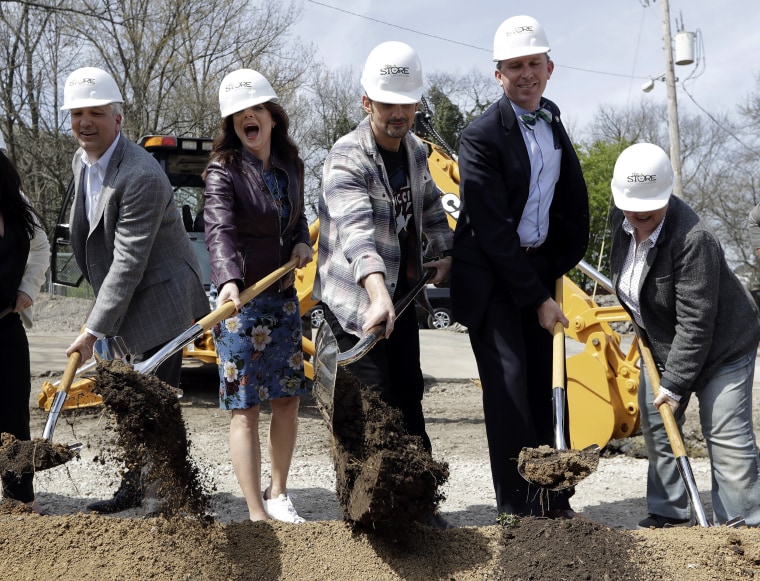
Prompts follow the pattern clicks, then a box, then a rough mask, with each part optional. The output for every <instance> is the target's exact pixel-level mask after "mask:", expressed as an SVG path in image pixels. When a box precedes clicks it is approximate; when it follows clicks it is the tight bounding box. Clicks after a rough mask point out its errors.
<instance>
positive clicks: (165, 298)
mask: <svg viewBox="0 0 760 581" xmlns="http://www.w3.org/2000/svg"><path fill="white" fill-rule="evenodd" d="M123 101H124V100H123V99H122V96H121V92H120V91H119V88H118V86H117V85H116V81H115V80H114V79H113V77H111V75H109V74H108V73H106V72H105V71H103V70H101V69H98V68H94V67H84V68H80V69H77V70H75V71H74V72H72V73H71V74H70V75H69V77H68V79H67V80H66V84H65V85H64V90H63V107H61V109H62V110H63V111H69V112H70V114H71V129H72V132H73V134H74V138H75V139H76V141H77V143H78V144H79V149H78V150H77V151H76V153H75V154H74V159H73V162H72V171H73V173H74V187H75V193H74V202H73V205H72V208H71V216H70V221H69V223H70V225H71V248H72V251H73V253H74V257H75V258H76V261H77V264H78V265H79V268H80V269H81V271H82V273H83V274H84V276H85V278H86V279H87V280H88V281H89V283H90V284H91V285H92V288H93V291H94V293H95V304H94V305H93V308H92V310H91V311H90V314H89V315H88V317H87V321H86V323H85V330H84V331H83V332H82V333H81V334H80V335H79V336H78V337H77V338H76V339H75V340H74V342H73V343H72V344H71V345H70V346H69V348H68V349H67V350H66V355H67V356H70V355H71V354H72V353H74V352H75V351H79V352H80V353H81V355H82V362H85V361H87V360H88V359H89V358H90V357H92V352H93V347H94V344H95V342H96V340H98V339H100V338H103V337H112V336H116V335H119V336H121V337H122V338H123V339H124V342H125V344H126V346H127V348H128V350H129V351H130V352H131V353H132V354H133V355H134V356H135V358H136V359H137V360H139V359H140V358H148V357H150V356H151V355H153V354H154V353H155V352H157V351H158V350H159V349H160V348H161V347H163V346H164V344H165V343H167V342H168V341H170V340H171V339H174V338H175V337H176V336H177V335H179V334H180V333H181V332H182V331H184V330H185V329H187V328H188V327H189V326H190V325H191V324H192V322H193V320H195V319H196V318H199V317H201V316H203V315H205V314H206V313H208V311H209V306H208V298H207V297H206V293H205V291H204V289H203V283H202V282H201V274H200V272H201V271H200V266H199V265H198V259H197V258H196V256H195V253H194V251H193V249H192V247H191V246H190V242H189V240H188V237H187V233H186V232H185V229H184V227H183V225H182V219H181V217H180V213H179V211H178V210H177V207H176V205H175V202H174V192H173V190H172V186H171V184H170V183H169V179H168V178H167V176H166V174H165V173H164V171H163V170H162V169H161V167H160V166H159V164H158V162H157V161H156V160H155V159H154V158H153V156H152V155H151V154H150V153H148V152H147V151H145V149H143V148H142V147H140V146H138V145H136V144H134V143H132V142H131V141H130V140H129V139H127V137H126V136H125V135H124V134H123V133H122V132H121V127H122V122H123V113H122V104H123ZM181 365H182V353H181V352H178V353H176V354H175V355H173V356H172V357H170V358H169V359H168V360H167V361H165V362H164V363H163V364H161V365H160V366H159V367H158V369H157V370H156V372H155V374H156V376H157V377H158V378H159V379H161V380H162V381H164V382H165V383H167V384H169V385H170V386H173V387H179V380H180V370H181ZM124 460H125V465H126V472H125V473H124V475H123V477H122V481H121V485H120V486H119V489H118V490H117V491H116V493H115V494H114V497H113V498H112V499H108V500H103V501H98V502H94V503H92V504H90V505H88V507H87V508H88V509H90V510H94V511H97V512H103V513H112V512H119V511H122V510H125V509H127V508H132V507H136V506H140V504H141V502H142V499H143V497H144V495H145V490H144V487H143V485H142V483H141V472H142V471H143V468H144V466H145V461H144V459H143V458H142V457H141V454H140V453H137V454H136V455H135V456H134V457H129V458H125V459H124ZM144 476H145V477H148V478H150V477H151V476H150V475H149V474H148V473H146V474H145V475H144Z"/></svg>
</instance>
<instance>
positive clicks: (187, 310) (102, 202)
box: [69, 135, 209, 353]
mask: <svg viewBox="0 0 760 581" xmlns="http://www.w3.org/2000/svg"><path fill="white" fill-rule="evenodd" d="M83 153H84V152H83V150H82V149H79V150H78V151H77V152H76V154H75V155H74V161H73V163H72V169H73V172H74V180H75V181H74V183H75V188H76V190H75V196H74V204H73V206H72V209H71V218H70V222H69V223H70V225H71V245H72V249H73V251H74V256H75V257H76V260H77V263H78V264H79V267H80V268H81V269H82V272H83V273H84V275H85V277H86V278H87V280H88V281H89V282H90V284H92V287H93V289H94V291H95V296H96V300H95V306H94V307H93V309H92V312H91V313H90V316H89V317H88V319H87V327H88V328H90V329H92V330H94V331H98V332H101V333H105V334H106V335H109V336H113V335H121V336H122V337H123V338H124V341H125V343H126V344H127V347H128V348H129V349H130V351H132V352H133V353H143V352H145V351H146V350H148V349H151V348H153V347H158V346H160V345H163V344H164V343H166V342H167V341H169V340H170V339H173V338H174V337H176V336H177V335H179V334H180V333H181V332H182V331H184V330H185V329H186V328H187V327H188V326H190V324H191V323H192V322H193V320H195V319H196V318H198V317H201V316H203V315H205V314H206V313H208V311H209V303H208V299H207V297H206V293H205V291H204V290H203V284H202V282H201V274H200V266H199V265H198V259H197V258H196V256H195V253H194V252H193V249H192V247H191V246H190V243H189V241H188V236H187V233H186V232H185V229H184V227H183V225H182V220H181V217H180V214H179V211H178V210H177V207H176V206H175V203H174V196H173V191H172V187H171V184H170V183H169V179H168V177H167V176H166V174H165V173H164V171H163V170H162V169H161V167H160V166H159V164H158V162H157V161H156V160H155V159H154V158H153V156H152V155H150V153H148V152H147V151H145V150H144V149H143V148H142V147H140V146H138V145H136V144H134V143H132V142H131V141H129V140H128V139H127V138H126V137H125V136H124V135H121V136H120V138H119V142H118V144H117V145H116V149H115V150H114V153H113V156H112V157H111V161H110V162H109V164H108V168H107V170H106V174H105V178H104V179H103V186H102V188H101V191H100V197H99V199H98V205H97V208H96V212H95V217H94V219H93V222H92V224H89V223H88V221H87V217H86V214H85V209H84V191H83V188H82V173H83V171H82V169H83V165H82V154H83Z"/></svg>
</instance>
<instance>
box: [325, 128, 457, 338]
mask: <svg viewBox="0 0 760 581" xmlns="http://www.w3.org/2000/svg"><path fill="white" fill-rule="evenodd" d="M404 145H405V147H406V151H407V157H408V160H407V161H408V171H409V184H410V186H411V191H412V205H413V212H414V223H415V224H416V226H417V230H418V233H419V234H420V235H422V234H424V236H425V238H426V239H427V243H428V250H429V251H430V253H431V255H436V254H438V255H440V254H441V252H443V251H444V250H449V249H451V246H452V235H451V229H450V228H449V225H448V222H447V220H446V213H445V212H444V209H443V205H442V203H441V194H440V190H439V189H438V188H437V187H436V185H435V183H434V182H433V178H432V177H431V176H430V172H429V171H428V166H427V149H426V148H425V146H424V145H423V143H422V142H421V141H420V140H419V139H418V138H417V137H415V136H414V135H412V134H407V135H406V136H405V137H404ZM322 184H323V185H322V192H321V194H320V197H319V258H318V263H317V267H318V268H317V277H316V280H315V281H314V293H313V297H314V298H315V299H316V300H321V301H322V302H324V303H325V304H326V305H327V306H328V307H329V308H330V310H331V311H332V312H333V313H334V314H335V316H336V318H337V319H338V321H339V322H340V324H341V326H342V327H343V328H344V329H345V330H346V331H348V332H350V333H353V334H354V335H357V336H361V333H362V330H361V327H362V323H363V322H364V321H363V318H364V313H365V312H366V311H367V310H368V309H369V306H370V300H369V295H368V294H367V291H366V290H364V287H363V286H361V281H362V280H363V279H364V278H365V277H366V276H367V275H369V274H372V273H374V272H380V273H382V274H383V275H384V277H385V286H386V288H387V289H388V293H389V294H390V296H393V291H394V290H395V288H396V283H397V281H398V277H399V263H400V260H401V250H400V247H399V240H398V234H397V232H396V221H395V218H394V216H395V213H394V201H393V195H392V194H393V192H392V190H391V188H390V185H389V184H388V175H387V173H386V171H385V166H384V165H383V160H382V158H381V156H380V153H379V151H378V149H377V145H376V143H375V138H374V136H373V135H372V129H371V127H370V123H369V117H366V118H365V119H364V120H363V121H362V122H361V123H360V124H359V126H358V127H357V128H356V129H355V130H354V131H352V132H351V133H349V134H348V135H345V136H343V137H342V138H341V139H339V140H338V141H337V142H336V143H335V145H334V146H333V148H332V149H331V150H330V153H329V154H328V156H327V159H326V160H325V165H324V169H323V175H322ZM409 260H410V263H412V264H413V265H414V268H415V272H416V276H417V277H419V276H421V274H422V248H421V244H418V253H417V256H410V257H409Z"/></svg>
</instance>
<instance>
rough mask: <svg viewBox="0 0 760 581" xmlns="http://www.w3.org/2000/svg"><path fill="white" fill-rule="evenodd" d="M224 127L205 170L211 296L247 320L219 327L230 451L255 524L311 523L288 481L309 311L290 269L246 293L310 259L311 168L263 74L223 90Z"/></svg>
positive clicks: (230, 79)
mask: <svg viewBox="0 0 760 581" xmlns="http://www.w3.org/2000/svg"><path fill="white" fill-rule="evenodd" d="M219 106H220V109H221V114H222V125H221V130H220V132H219V135H218V136H217V137H216V139H215V140H214V145H213V149H212V152H211V161H210V163H209V165H208V167H207V168H206V174H205V179H206V205H205V209H204V219H205V222H206V245H207V246H208V249H209V253H210V255H211V281H212V283H213V286H212V289H211V296H212V299H213V300H215V302H216V304H217V305H222V304H223V303H225V302H227V301H232V302H233V303H234V304H235V308H236V309H237V311H238V314H237V315H236V316H234V317H231V318H229V319H227V320H225V321H223V322H222V323H221V324H219V325H216V326H215V327H214V343H215V345H216V353H217V356H218V358H219V379H220V388H219V404H220V407H221V409H223V410H230V411H231V418H230V455H231V457H232V467H233V469H234V470H235V476H236V477H237V480H238V483H239V484H240V488H241V489H242V490H243V495H244V496H245V500H246V504H247V505H248V515H249V517H250V519H251V520H254V521H257V520H264V519H267V518H273V519H276V520H280V521H284V522H291V523H302V522H304V518H303V517H301V516H299V514H298V512H297V511H296V509H295V507H294V506H293V502H292V500H291V495H289V494H288V488H287V481H288V472H289V471H290V463H291V460H292V458H293V451H294V449H295V444H296V434H297V430H298V407H299V403H300V398H301V396H303V395H306V393H307V388H306V385H305V380H304V369H303V353H302V351H301V339H302V335H301V332H302V331H301V315H300V307H299V303H298V296H297V295H296V289H295V287H294V284H293V283H294V282H295V275H294V274H293V272H292V271H291V272H289V273H288V274H287V275H285V276H284V277H282V278H281V279H280V280H279V281H277V282H275V283H274V284H273V285H272V286H270V287H269V288H268V289H266V290H264V291H263V292H262V293H261V294H260V295H259V296H257V297H256V298H254V299H253V300H252V301H250V302H249V303H247V304H245V305H243V304H242V303H241V302H240V295H239V294H240V291H241V290H242V289H244V288H247V287H249V286H251V285H253V284H254V283H256V282H257V281H258V280H260V279H262V278H264V277H265V276H266V275H268V274H269V273H271V272H272V271H274V270H277V269H278V268H279V267H281V266H283V265H284V264H285V263H287V262H289V261H290V260H292V259H297V260H298V267H303V266H306V264H308V263H309V262H310V261H311V258H312V249H311V245H310V243H309V226H308V223H307V221H306V214H305V213H304V197H303V196H304V164H303V161H301V158H300V157H299V156H298V148H297V147H296V145H295V143H294V142H293V140H292V138H291V137H290V136H289V135H288V129H289V127H290V120H289V119H288V115H287V113H286V112H285V110H284V109H283V107H282V106H281V105H280V104H279V103H277V95H276V94H275V92H274V89H273V88H272V86H271V85H270V84H269V81H267V80H266V79H265V78H264V77H263V76H262V75H261V74H260V73H258V72H257V71H254V70H251V69H239V70H236V71H234V72H232V73H230V74H228V75H227V76H226V77H225V78H224V79H223V80H222V84H221V86H220V87H219ZM262 402H269V405H270V406H271V408H272V419H271V422H270V425H269V438H268V442H267V446H268V449H269V456H270V461H271V478H270V482H269V485H268V486H267V488H266V489H265V490H264V492H263V494H262V490H261V449H260V448H261V445H260V442H259V413H260V409H261V403H262Z"/></svg>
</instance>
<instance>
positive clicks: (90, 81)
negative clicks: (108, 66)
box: [61, 67, 124, 111]
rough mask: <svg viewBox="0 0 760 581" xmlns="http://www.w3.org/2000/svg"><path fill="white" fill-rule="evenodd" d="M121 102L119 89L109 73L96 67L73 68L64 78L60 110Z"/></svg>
mask: <svg viewBox="0 0 760 581" xmlns="http://www.w3.org/2000/svg"><path fill="white" fill-rule="evenodd" d="M123 102H124V99H122V97H121V91H119V87H118V86H117V85H116V81H114V80H113V77H112V76H111V75H109V74H108V73H107V72H105V71H104V70H102V69H98V68H96V67H84V68H81V69H77V70H75V71H74V72H73V73H71V74H70V75H69V78H68V79H66V84H65V85H64V87H63V107H61V110H62V111H66V110H69V109H81V108H82V107H100V106H101V105H108V104H109V103H123Z"/></svg>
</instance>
